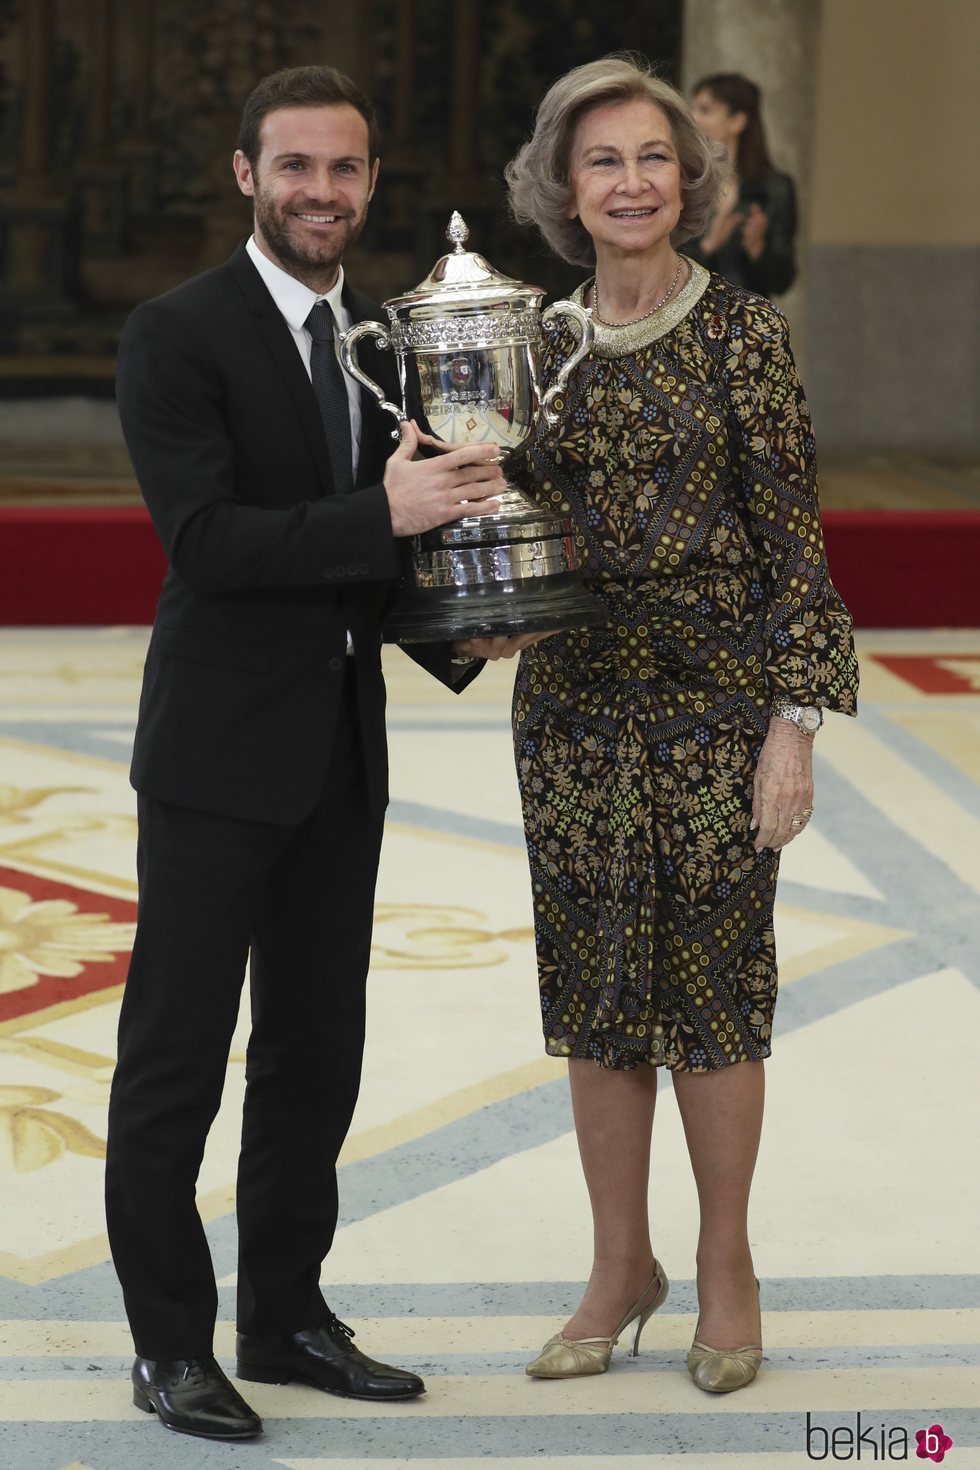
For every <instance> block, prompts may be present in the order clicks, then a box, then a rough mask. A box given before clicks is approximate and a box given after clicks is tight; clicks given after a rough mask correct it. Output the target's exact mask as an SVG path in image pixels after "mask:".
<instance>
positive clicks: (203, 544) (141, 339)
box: [117, 245, 468, 825]
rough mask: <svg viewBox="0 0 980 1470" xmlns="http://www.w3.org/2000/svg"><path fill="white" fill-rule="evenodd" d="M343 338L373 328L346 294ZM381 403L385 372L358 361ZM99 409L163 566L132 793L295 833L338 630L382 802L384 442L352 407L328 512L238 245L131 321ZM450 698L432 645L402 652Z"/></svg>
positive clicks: (315, 769) (305, 416)
mask: <svg viewBox="0 0 980 1470" xmlns="http://www.w3.org/2000/svg"><path fill="white" fill-rule="evenodd" d="M344 299H345V304H346V305H347V307H348V309H349V310H350V312H351V315H352V317H353V319H354V320H355V321H361V320H364V319H365V318H377V317H379V315H380V310H379V308H378V307H377V306H376V305H375V304H374V303H373V302H371V301H370V300H368V298H367V297H365V296H362V295H360V293H359V292H357V291H354V290H350V289H345V297H344ZM359 356H360V361H361V363H362V365H363V366H364V368H365V370H366V371H367V372H368V373H369V374H370V375H371V376H372V377H373V378H375V380H376V381H377V382H378V383H379V384H380V385H381V386H382V387H383V388H384V390H385V393H386V396H388V397H389V398H392V397H395V396H396V394H397V381H396V373H395V366H394V363H393V361H392V358H391V354H390V353H387V354H385V353H384V352H383V351H382V350H379V349H378V348H376V347H374V346H373V345H370V344H367V343H362V344H361V346H360V349H359ZM117 395H118V402H119V412H120V417H121V420H122V426H123V432H124V434H125V438H126V444H127V447H128V449H129V452H130V455H131V457H132V460H133V464H134V466H135V469H136V474H137V478H138V480H139V484H140V489H141V491H142V493H143V496H144V498H145V500H146V503H147V506H148V507H149V510H150V515H151V516H152V518H153V522H154V525H155V527H156V530H157V532H158V534H159V536H160V540H161V541H162V543H163V546H164V549H165V551H166V553H167V557H168V560H169V563H170V565H169V569H168V571H167V575H166V578H165V581H164V584H163V590H162V592H161V595H160V601H159V604H158V607H157V615H156V620H155V623H154V627H153V633H152V635H151V638H150V646H149V651H148V654H147V660H146V667H145V671H144V679H143V692H142V697H141V700H140V710H139V721H138V725H137V731H136V741H135V746H134V753H133V763H132V771H131V779H132V782H133V785H134V786H135V787H136V789H137V790H138V791H142V792H146V793H148V794H150V795H153V796H156V797H159V798H160V799H162V800H165V801H171V802H175V803H177V804H179V805H182V806H190V807H193V808H195V809H197V810H199V811H206V812H216V813H221V814H224V815H228V816H235V817H242V818H246V819H249V820H253V821H265V822H274V823H281V824H290V825H292V824H295V823H296V822H298V821H301V820H302V819H303V817H304V816H306V815H307V814H308V813H309V812H310V811H311V810H312V808H313V806H314V803H315V802H316V800H317V797H318V796H319V794H320V792H321V790H322V787H323V781H324V777H325V773H326V770H327V764H328V761H329V756H330V747H331V740H332V737H333V728H334V724H335V715H336V710H337V705H338V700H339V697H340V691H341V687H342V681H343V676H344V671H345V667H346V658H345V655H346V646H347V631H348V629H349V630H350V632H351V633H352V635H353V640H354V650H355V657H356V661H357V684H358V699H359V708H360V715H361V727H362V732H363V739H364V744H365V756H366V764H367V769H368V774H369V782H370V795H371V800H372V804H381V805H383V804H384V802H385V801H386V800H387V747H386V742H385V730H384V703H385V693H384V683H383V680H382V675H381V657H380V649H381V634H380V622H381V617H382V615H383V613H384V612H385V610H386V608H387V607H388V605H389V604H390V602H391V600H392V597H393V594H394V591H395V589H396V587H397V577H398V574H399V563H400V557H401V547H402V545H403V543H399V542H396V541H395V539H394V537H393V536H392V531H391V521H390V518H389V514H388V501H387V497H386V495H385V491H384V486H383V485H382V484H381V476H382V473H383V469H384V463H385V460H386V459H387V457H388V455H389V454H390V453H391V451H392V449H393V448H394V440H393V439H392V437H391V429H392V427H393V422H392V420H391V418H390V416H389V415H386V414H383V413H382V411H381V410H380V409H379V408H378V407H377V404H376V403H375V401H374V399H373V398H372V397H371V395H370V394H368V393H367V392H366V391H363V392H362V395H361V407H362V431H361V440H360V454H359V464H358V476H357V488H356V489H355V491H354V493H353V494H349V495H335V494H334V492H333V482H332V476H331V470H330V456H329V452H328V449H327V441H326V437H325V434H324V430H323V424H322V420H321V417H320V414H319V410H318V407H317V403H316V399H315V397H314V393H313V387H312V384H311V382H310V379H309V377H308V375H307V373H306V370H305V368H304V366H303V362H302V359H301V358H300V355H299V353H298V352H297V350H296V344H295V342H294V341H293V338H292V336H291V334H290V331H289V328H288V327H287V325H286V323H285V321H284V320H283V318H282V315H281V313H280V312H279V310H278V308H277V307H276V305H275V302H274V301H273V299H272V297H271V295H270V294H269V292H268V290H267V289H266V287H265V284H264V282H263V281H262V278H261V276H260V275H259V273H258V271H256V269H255V267H254V266H253V264H252V262H251V260H250V259H249V256H248V252H247V251H246V249H245V247H244V245H242V246H240V247H239V248H238V250H237V251H236V252H235V254H234V255H233V256H232V258H231V259H230V260H229V261H228V262H227V264H225V265H222V266H218V267H217V268H216V269H214V270H211V271H208V272H206V273H205V274H204V275H201V276H198V277H196V278H195V279H194V280H191V281H188V282H186V283H185V284H184V285H182V286H179V287H177V289H176V290H173V291H170V292H168V293H167V294H166V295H164V296H160V297H157V298H156V299H155V300H153V301H149V302H147V303H146V304H145V305H143V306H140V307H138V308H137V309H136V311H135V312H134V313H133V315H132V316H131V317H130V319H129V321H128V322H127V324H126V327H125V330H124V332H123V336H122V341H121V343H120V350H119V364H118V378H117ZM412 652H413V656H415V657H416V658H417V659H418V661H419V662H421V663H424V664H426V665H427V666H428V667H429V668H430V670H431V671H432V672H433V673H435V674H436V676H437V677H439V678H440V679H442V681H443V682H444V683H446V684H447V685H448V686H449V687H451V688H455V689H459V688H462V687H464V685H465V684H466V683H467V682H468V678H463V679H457V680H454V679H453V675H452V671H451V665H450V650H449V647H448V645H433V646H431V647H428V646H423V647H421V648H419V649H414V650H412Z"/></svg>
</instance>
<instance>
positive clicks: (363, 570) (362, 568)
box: [357, 561, 371, 577]
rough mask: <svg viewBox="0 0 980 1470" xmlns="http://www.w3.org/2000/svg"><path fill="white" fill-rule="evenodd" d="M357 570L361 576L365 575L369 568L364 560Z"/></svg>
mask: <svg viewBox="0 0 980 1470" xmlns="http://www.w3.org/2000/svg"><path fill="white" fill-rule="evenodd" d="M357 570H358V571H359V572H360V574H361V576H362V577H366V576H367V574H368V572H369V571H370V570H371V568H370V567H369V566H368V564H367V562H366V561H362V562H361V565H360V566H359V567H358V569H357Z"/></svg>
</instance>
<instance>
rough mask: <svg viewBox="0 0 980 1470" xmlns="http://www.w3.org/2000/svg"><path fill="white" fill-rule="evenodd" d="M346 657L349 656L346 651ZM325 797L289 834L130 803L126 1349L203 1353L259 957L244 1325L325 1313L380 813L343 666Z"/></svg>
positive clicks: (113, 1130) (118, 1101)
mask: <svg viewBox="0 0 980 1470" xmlns="http://www.w3.org/2000/svg"><path fill="white" fill-rule="evenodd" d="M351 662H352V661H351ZM345 684H346V688H345V694H344V701H343V706H342V708H341V711H340V714H339V717H338V719H339V727H338V730H337V738H336V741H335V747H334V752H333V755H332V759H331V764H330V769H329V771H328V772H326V780H325V784H324V788H323V793H322V796H321V798H320V801H319V803H318V805H317V807H316V809H315V810H314V811H313V813H312V814H311V815H310V817H309V818H308V819H307V820H306V821H304V822H303V823H302V824H301V825H300V826H298V827H280V826H273V825H266V824H264V823H257V822H244V821H238V820H236V819H234V818H229V817H221V816H211V815H207V814H204V813H201V812H197V811H191V810H188V809H186V808H183V807H178V806H173V805H171V804H169V803H166V802H161V801H157V800H155V799H153V798H151V797H146V796H141V797H140V798H139V844H138V852H137V865H138V871H139V910H138V918H137V931H136V942H135V945H134V948H133V957H132V962H131V965H130V970H129V978H128V980H127V984H126V989H125V994H124V998H123V1005H122V1013H121V1016H120V1022H119V1060H118V1064H117V1067H116V1072H115V1077H114V1080H113V1086H112V1096H111V1101H110V1107H109V1134H108V1151H107V1159H106V1215H107V1221H108V1227H109V1239H110V1243H111V1246H112V1256H113V1261H114V1263H115V1267H116V1271H117V1273H118V1275H119V1279H120V1282H121V1284H122V1288H123V1294H124V1297H125V1301H126V1311H127V1314H128V1316H129V1321H130V1326H131V1328H132V1332H133V1338H134V1341H135V1344H136V1351H137V1352H138V1353H139V1354H141V1355H142V1356H144V1357H148V1358H155V1359H167V1358H184V1357H196V1356H199V1355H202V1354H205V1353H207V1352H209V1351H210V1350H211V1342H212V1333H213V1329H214V1321H215V1315H216V1311H217V1289H216V1286H215V1280H214V1271H213V1268H212V1264H211V1257H210V1252H209V1250H208V1246H207V1241H206V1238H205V1234H204V1227H203V1225H202V1223H201V1219H200V1216H199V1215H198V1212H197V1208H196V1204H195V1184H196V1180H197V1176H198V1171H199V1169H200V1165H201V1157H202V1154H203V1152H204V1145H205V1140H206V1138H207V1134H208V1130H209V1128H210V1126H211V1123H212V1121H213V1119H214V1116H215V1114H216V1112H217V1110H218V1105H219V1103H220V1100H221V1090H222V1085H223V1082H224V1076H225V1068H226V1065H227V1059H228V1051H229V1047H230V1044H231V1038H232V1033H233V1031H234V1028H235V1023H236V1020H237V1016H238V1009H239V1003H240V998H241V989H242V984H243V981H244V973H245V964H246V960H247V958H248V956H249V951H251V1001H252V1032H251V1037H250V1040H249V1045H248V1062H247V1068H246V1095H245V1107H244V1119H243V1127H242V1146H241V1155H240V1158H239V1167H238V1231H239V1274H238V1327H239V1330H240V1331H243V1332H253V1333H279V1332H296V1331H301V1330H302V1329H304V1328H307V1327H313V1326H317V1325H319V1323H320V1322H322V1321H323V1320H324V1319H325V1317H326V1310H327V1309H326V1306H325V1303H324V1300H323V1297H322V1295H321V1293H320V1289H319V1284H318V1283H319V1276H320V1266H321V1263H322V1261H323V1259H324V1257H325V1256H326V1254H327V1252H328V1251H329V1249H330V1246H331V1243H332V1240H333V1235H334V1231H335V1228H336V1223H337V1176H336V1167H335V1165H336V1160H337V1155H338V1153H339V1152H340V1148H341V1145H342V1144H343V1141H344V1138H345V1136H346V1134H347V1130H348V1127H349V1126H350V1120H351V1116H352V1114H353V1111H354V1104H355V1102H356V1100H357V1092H358V1087H359V1084H360V1072H361V1054H362V1051H363V1044H364V996H365V981H366V978H367V970H368V960H369V954H370V945H371V925H372V917H373V909H374V889H375V881H376V877H377V869H378V858H379V854H380V848H381V832H382V824H383V813H382V812H379V811H377V810H371V809H370V808H369V805H368V800H367V788H366V782H365V773H364V766H363V760H362V755H361V749H360V741H359V738H358V723H357V712H356V698H355V695H356V690H355V688H354V676H353V670H352V669H351V670H350V671H349V673H348V674H347V676H346V679H345Z"/></svg>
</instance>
